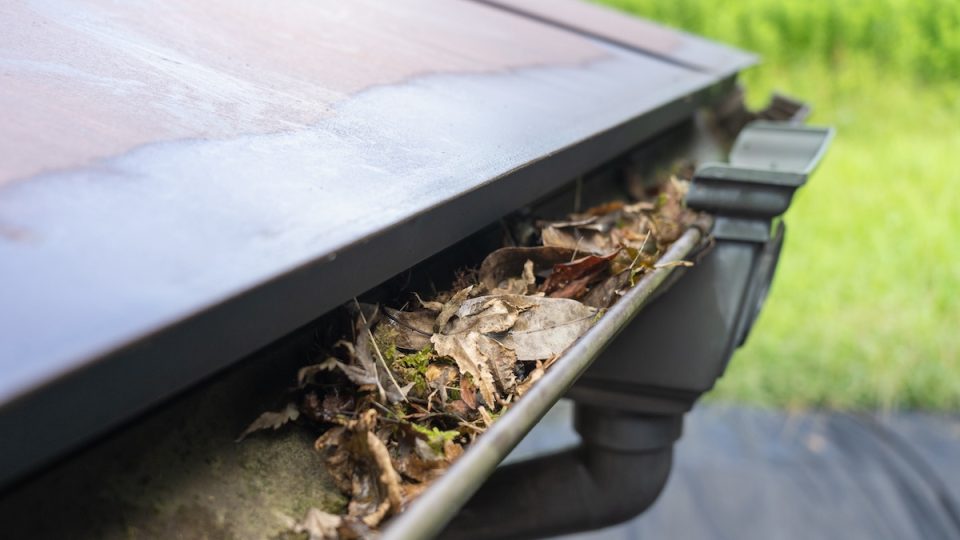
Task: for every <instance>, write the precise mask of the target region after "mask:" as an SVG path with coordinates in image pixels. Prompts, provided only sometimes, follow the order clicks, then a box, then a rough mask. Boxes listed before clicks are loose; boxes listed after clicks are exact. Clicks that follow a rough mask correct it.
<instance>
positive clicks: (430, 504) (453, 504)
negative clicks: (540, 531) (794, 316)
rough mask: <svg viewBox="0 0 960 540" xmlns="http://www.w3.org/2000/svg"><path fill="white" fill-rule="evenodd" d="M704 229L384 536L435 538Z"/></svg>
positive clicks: (686, 239) (680, 245) (676, 248)
mask: <svg viewBox="0 0 960 540" xmlns="http://www.w3.org/2000/svg"><path fill="white" fill-rule="evenodd" d="M702 238H703V234H702V233H701V231H700V229H698V228H696V227H691V228H689V229H687V231H686V232H685V233H684V234H683V235H682V236H681V237H680V238H679V239H678V240H677V241H676V242H674V243H673V245H671V246H670V248H669V249H668V250H667V252H666V253H665V254H664V255H663V257H661V259H660V261H659V266H660V267H658V268H656V269H654V270H653V271H652V272H650V273H649V274H647V275H645V276H644V277H643V278H642V279H641V280H640V281H639V282H638V283H637V284H636V285H635V286H634V287H633V288H631V289H630V290H629V291H628V292H627V293H626V294H625V295H624V296H623V298H621V299H620V300H619V301H618V302H617V303H616V304H614V306H613V307H611V308H610V309H609V310H608V311H607V312H606V313H605V314H604V315H603V316H602V317H601V318H600V320H599V321H597V323H596V324H595V325H594V326H593V327H592V328H591V329H590V330H589V331H588V332H587V333H586V334H584V335H583V336H582V337H581V338H580V339H579V340H578V341H577V342H576V343H574V344H573V345H572V346H571V347H570V349H568V350H567V351H566V352H565V353H564V354H563V357H562V358H561V359H560V360H559V361H558V362H557V363H556V364H555V365H554V366H553V367H552V368H551V369H550V370H548V371H547V374H546V375H544V377H543V378H542V379H541V380H540V381H538V382H537V383H536V384H535V385H533V387H532V388H531V389H530V391H529V392H527V393H526V394H525V395H524V396H523V397H522V398H521V399H519V400H518V401H517V402H516V404H514V405H513V406H512V407H510V409H509V410H508V411H507V412H506V413H505V414H504V415H503V416H502V417H500V418H499V419H498V420H497V422H496V423H494V424H493V425H492V426H491V427H490V428H489V429H488V430H487V431H486V432H485V433H483V434H482V435H481V436H480V437H478V438H477V440H476V442H474V444H473V445H472V446H471V447H470V448H469V449H468V450H467V451H466V452H465V453H464V454H463V456H461V457H460V459H458V460H457V461H456V462H455V463H454V464H453V465H452V466H451V467H450V469H449V470H447V472H446V473H444V474H443V476H441V477H440V478H439V479H438V480H436V481H435V482H434V483H433V485H432V486H430V487H429V488H428V489H427V490H426V491H425V492H424V493H423V494H422V495H421V496H420V497H419V498H417V499H416V500H415V501H414V502H413V503H412V504H411V506H410V508H409V509H407V510H406V511H404V512H403V513H402V514H400V515H399V516H397V517H396V518H395V519H394V520H393V521H392V522H391V523H390V524H389V525H388V526H387V528H386V529H385V531H384V533H383V535H382V537H381V538H382V539H383V540H399V539H407V538H431V537H433V536H435V535H436V534H438V533H439V532H440V531H441V530H443V527H444V526H445V525H446V524H447V523H448V522H449V521H450V520H451V519H452V518H453V516H454V515H455V514H456V512H457V511H459V509H460V508H461V507H462V506H463V505H464V504H465V503H466V502H467V500H469V498H470V496H472V495H473V494H474V492H476V491H477V489H479V488H480V486H481V484H483V482H484V480H486V479H487V477H489V476H490V475H491V474H492V473H493V471H494V469H496V467H497V465H498V464H499V463H500V462H501V461H502V460H503V459H504V458H505V457H506V456H507V454H509V453H510V451H511V450H513V448H514V447H515V446H516V445H517V444H518V443H519V442H520V440H521V439H523V437H524V436H525V435H526V434H527V433H528V432H529V431H530V429H532V428H533V426H534V425H535V424H536V423H537V422H539V421H540V419H541V418H542V417H543V415H544V414H546V412H547V411H548V410H549V409H550V408H551V407H552V406H553V404H554V403H556V402H557V401H558V400H559V399H560V398H561V397H563V395H564V394H565V393H566V391H567V390H568V389H569V388H570V386H572V385H573V383H574V382H575V381H576V380H577V378H579V377H580V375H581V374H582V373H583V372H584V371H585V370H586V369H587V367H589V366H590V364H591V363H593V361H594V360H595V359H596V358H597V356H598V355H599V354H600V353H601V352H602V351H603V350H604V349H605V348H606V346H607V344H608V343H610V342H611V341H612V340H613V339H614V338H616V336H617V335H618V334H619V333H620V332H621V331H622V330H623V329H624V328H625V327H626V326H627V324H628V323H630V321H631V320H633V318H634V316H635V315H636V314H637V313H639V312H640V310H641V309H643V307H644V306H645V305H646V304H647V303H648V302H649V301H650V300H651V299H652V298H654V297H655V294H656V293H657V292H658V289H659V288H660V286H661V285H663V283H664V282H665V281H666V280H667V278H668V277H670V275H671V274H672V273H673V272H674V271H675V270H676V266H675V265H671V264H670V263H674V262H676V261H680V260H683V259H684V257H686V256H687V255H689V254H690V253H691V252H692V251H693V250H694V249H695V248H696V247H697V246H698V245H699V243H700V240H701V239H702Z"/></svg>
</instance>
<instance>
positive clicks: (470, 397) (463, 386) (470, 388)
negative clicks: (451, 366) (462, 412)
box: [460, 377, 477, 410]
mask: <svg viewBox="0 0 960 540" xmlns="http://www.w3.org/2000/svg"><path fill="white" fill-rule="evenodd" d="M460 399H461V400H463V402H464V403H465V404H466V405H467V407H469V408H470V409H474V410H475V409H476V408H477V387H476V385H475V384H473V381H471V380H470V377H460Z"/></svg>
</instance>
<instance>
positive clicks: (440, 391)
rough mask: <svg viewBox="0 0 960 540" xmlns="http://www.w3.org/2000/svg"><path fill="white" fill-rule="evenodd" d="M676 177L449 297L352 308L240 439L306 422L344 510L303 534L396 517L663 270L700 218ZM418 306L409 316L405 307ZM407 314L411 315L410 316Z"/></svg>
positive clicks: (569, 227) (545, 238) (516, 250)
mask: <svg viewBox="0 0 960 540" xmlns="http://www.w3.org/2000/svg"><path fill="white" fill-rule="evenodd" d="M685 189H686V186H685V184H684V182H683V181H677V180H676V179H673V180H671V181H669V182H666V183H664V184H662V185H661V186H660V187H659V188H658V191H657V193H655V194H653V196H652V197H651V198H650V199H648V200H643V201H639V202H634V203H625V202H622V201H613V202H611V203H608V204H604V205H601V206H597V207H594V208H590V209H587V210H586V211H584V212H581V213H578V214H571V215H570V216H568V218H567V219H566V220H564V221H553V222H539V223H538V224H537V227H536V228H533V227H529V226H528V227H527V229H524V230H527V231H531V232H527V233H526V234H524V235H523V238H529V239H536V238H537V234H536V231H539V240H540V245H526V246H516V245H510V246H508V247H503V248H500V249H497V250H495V251H493V252H491V253H490V254H489V255H488V256H487V257H486V258H485V259H484V261H483V263H482V264H481V265H480V267H479V268H478V269H477V270H467V271H461V272H458V274H457V276H456V280H455V285H454V287H453V289H452V290H449V291H440V292H435V293H434V294H432V295H427V294H424V296H425V297H426V299H425V298H424V297H422V296H421V294H422V293H423V292H422V291H421V293H419V294H418V293H417V292H412V293H410V301H408V302H407V303H405V304H404V305H403V306H402V307H400V308H394V307H389V306H376V305H369V304H361V303H360V302H359V301H357V300H356V299H354V300H353V302H352V303H351V305H350V306H348V307H349V309H348V311H349V312H350V313H352V314H353V315H352V316H353V320H352V321H351V324H352V326H353V337H352V338H351V339H342V340H340V341H338V342H336V343H334V344H333V345H332V346H330V347H329V348H328V354H327V355H326V359H325V360H323V361H322V362H319V363H315V364H312V365H308V366H305V367H303V368H301V369H300V370H299V372H298V373H297V379H296V382H297V386H296V387H295V389H293V390H292V392H293V393H295V394H296V395H298V396H299V397H298V398H297V399H296V400H295V401H292V402H289V403H288V404H287V405H286V406H285V408H284V409H283V410H281V411H279V412H266V413H264V414H262V415H261V416H260V417H258V418H257V419H256V420H255V421H254V422H253V423H252V424H250V426H249V427H248V428H247V429H246V430H245V431H244V432H243V433H242V434H241V435H240V438H239V439H238V441H239V440H241V439H243V438H244V437H246V436H248V435H249V434H251V433H253V432H256V431H260V430H266V429H278V428H280V427H281V426H283V425H285V424H287V423H289V422H294V421H300V422H306V423H309V424H311V425H314V426H316V427H317V428H319V429H320V430H321V431H322V433H321V435H320V436H319V437H318V438H317V440H316V442H315V445H314V446H315V448H316V450H317V451H318V452H320V454H321V455H322V456H323V459H324V460H325V463H326V465H327V468H328V470H329V471H330V474H331V475H332V477H333V479H334V481H335V483H336V485H337V487H338V489H339V490H340V491H342V492H343V493H344V494H345V495H346V496H347V498H348V500H349V503H348V505H347V509H346V512H345V513H344V514H343V515H339V516H338V515H332V514H327V513H325V512H322V511H321V510H319V509H310V510H309V511H308V512H307V514H306V516H305V517H304V519H303V520H302V521H299V522H296V521H291V529H292V530H293V531H295V532H301V533H303V532H306V533H308V534H309V536H310V538H312V539H313V538H315V539H332V538H360V537H369V536H372V535H375V534H376V529H377V528H378V527H379V526H380V525H381V524H382V523H383V521H384V520H386V519H389V518H390V516H393V515H396V514H397V513H400V512H402V511H403V510H404V508H406V506H407V505H409V503H410V502H411V501H412V500H413V499H414V498H416V497H417V496H418V495H419V494H420V493H421V492H423V490H424V489H426V488H427V487H428V486H429V485H430V482H432V481H433V480H434V479H436V478H437V477H438V476H439V475H440V474H442V473H443V471H444V470H446V468H447V467H449V465H450V464H451V463H452V462H453V461H454V460H455V459H457V458H458V457H459V456H460V455H462V453H463V452H464V451H465V449H466V448H468V447H469V445H470V444H471V443H472V442H473V441H474V440H475V438H476V437H477V436H480V435H481V434H482V433H483V432H484V431H485V430H486V429H487V428H489V427H490V426H491V425H492V424H493V423H494V422H496V419H497V418H498V417H499V416H500V415H502V414H504V413H505V412H506V411H507V410H508V409H509V408H510V405H511V404H512V403H513V402H514V401H515V400H516V399H518V398H521V397H522V396H523V395H525V394H526V393H527V392H529V391H530V389H531V388H532V387H533V385H535V384H536V383H537V381H539V380H540V379H541V378H543V377H544V376H545V375H546V373H547V371H548V370H549V369H550V366H551V365H553V363H555V362H557V361H558V359H560V358H561V356H562V354H563V353H564V351H566V350H567V349H568V348H569V347H570V346H571V345H572V344H573V343H574V342H575V341H576V340H577V339H578V338H579V337H580V336H581V335H583V334H584V333H585V332H587V331H588V330H589V329H590V327H591V326H592V325H593V324H594V323H595V322H596V321H597V320H598V319H599V318H600V317H602V315H603V313H604V311H605V310H606V309H607V308H608V307H610V306H611V305H612V304H613V303H615V302H616V301H617V299H619V297H620V296H622V294H623V293H624V292H625V291H626V290H627V289H629V288H630V287H631V286H633V285H634V284H635V283H636V282H637V279H638V278H639V277H640V276H642V275H643V274H645V273H647V272H650V271H652V270H654V269H656V268H664V267H669V266H689V265H690V264H692V263H689V262H687V261H677V262H674V263H668V264H661V263H659V262H658V260H659V258H660V256H661V255H662V254H663V253H664V251H665V250H666V249H667V248H668V247H669V245H670V244H671V243H672V242H673V241H675V240H676V239H677V238H679V236H680V234H681V233H682V232H683V230H684V229H686V228H687V227H689V226H690V225H691V224H693V222H694V221H695V219H696V218H697V215H696V214H695V213H694V212H692V211H690V210H688V209H686V208H685V207H684V206H683V203H682V199H683V195H684V193H685ZM411 306H412V307H411ZM408 307H409V309H408Z"/></svg>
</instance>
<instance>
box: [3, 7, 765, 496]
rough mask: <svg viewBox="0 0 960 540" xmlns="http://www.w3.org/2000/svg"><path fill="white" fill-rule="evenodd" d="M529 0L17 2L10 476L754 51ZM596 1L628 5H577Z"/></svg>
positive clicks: (687, 100) (524, 196) (280, 327)
mask: <svg viewBox="0 0 960 540" xmlns="http://www.w3.org/2000/svg"><path fill="white" fill-rule="evenodd" d="M495 3H499V4H510V6H509V8H510V9H505V8H504V7H502V6H497V5H493V4H495ZM530 5H531V6H533V7H531V8H530V11H529V12H527V11H525V10H523V9H521V8H520V7H518V6H519V4H518V3H517V2H513V1H510V2H507V1H499V0H498V2H491V3H488V4H485V3H480V2H470V1H456V2H451V1H448V0H412V1H410V2H404V3H383V2H374V1H372V0H368V1H356V0H355V1H352V2H349V3H343V2H336V1H333V0H329V1H317V2H294V1H284V2H273V3H268V4H265V3H261V2H253V1H251V0H245V1H242V2H236V1H227V0H218V1H211V2H204V3H200V4H198V3H194V2H187V1H186V0H177V1H171V2H163V3H150V4H139V3H138V4H132V3H124V2H121V3H113V2H106V1H97V2H89V3H83V4H60V3H51V2H26V1H23V2H7V3H4V4H3V5H2V6H0V66H2V70H0V73H2V79H3V84H0V117H2V118H4V122H2V123H0V134H2V139H3V144H2V145H0V296H2V298H3V300H4V304H5V306H6V308H7V309H4V310H0V372H2V373H3V377H0V440H4V443H3V444H4V448H3V452H0V456H2V457H0V483H3V482H4V481H6V480H9V479H10V478H13V477H14V476H16V475H17V474H20V473H21V472H22V471H24V470H26V469H28V468H30V467H33V466H35V465H37V464H39V463H42V462H43V461H44V460H46V459H48V458H50V457H51V456H53V455H55V454H57V453H59V452H61V451H63V450H65V449H67V448H71V447H74V446H76V445H77V444H79V443H80V442H82V441H85V440H88V439H89V438H90V437H91V436H93V435H94V434H96V433H99V432H101V431H102V430H104V429H106V428H107V427H109V426H112V425H116V424H117V423H118V422H120V421H122V420H123V419H126V418H128V417H130V416H131V415H133V414H135V413H136V412H138V411H141V410H143V409H144V408H145V407H147V406H149V405H151V404H153V403H156V402H158V401H159V400H161V399H163V398H165V397H168V396H170V395H171V394H172V393H174V392H176V391H178V390H181V389H183V388H185V387H186V386H187V385H189V384H192V383H194V382H196V381H198V380H199V379H200V378H202V377H204V376H207V375H209V374H211V373H213V372H215V371H216V370H218V369H221V368H223V367H225V366H227V365H228V364H230V363H232V362H234V361H236V360H237V359H238V358H240V357H242V356H243V355H246V354H248V353H250V352H252V351H254V350H256V349H258V348H260V347H262V346H264V345H266V344H268V343H270V342H271V341H274V340H276V339H277V338H279V337H281V336H283V335H285V334H286V333H288V332H289V331H290V330H292V329H293V328H296V327H298V326H301V325H303V324H306V323H307V322H309V321H310V320H312V319H314V318H316V317H317V316H318V315H320V314H321V313H323V312H325V311H327V310H329V309H330V308H331V307H333V306H336V305H337V304H339V303H342V302H343V301H345V300H347V299H349V298H350V297H351V296H353V295H355V294H357V293H359V292H361V291H363V290H365V289H367V288H369V287H371V286H373V285H375V284H377V283H379V282H381V281H382V280H384V279H385V278H387V277H389V276H391V275H393V274H395V273H396V272H398V271H400V270H402V269H404V268H407V267H409V266H411V265H413V264H415V263H416V262H418V261H420V260H422V259H423V258H425V257H427V256H429V255H431V254H433V253H435V252H437V251H439V250H440V249H442V248H444V247H446V246H448V245H450V244H452V243H453V242H455V241H457V240H459V239H462V238H463V237H465V236H466V235H468V234H469V233H471V232H473V231H475V230H477V229H478V228H480V227H481V226H483V225H485V224H487V223H489V222H490V221H492V220H494V219H496V218H497V217H499V216H501V215H503V214H505V213H507V212H509V211H511V210H513V209H514V208H516V207H518V206H520V205H522V204H524V203H526V202H529V201H532V200H534V199H536V198H537V197H540V196H542V195H544V194H546V193H548V192H549V191H551V190H552V189H554V188H556V187H558V186H559V185H560V184H561V183H562V182H564V181H566V180H569V179H570V178H573V177H575V176H576V175H578V174H582V173H584V172H586V171H588V170H590V169H591V168H593V167H595V166H597V165H598V164H600V163H602V162H604V161H606V160H608V159H610V158H611V157H613V156H615V155H617V154H619V153H622V152H623V151H625V150H626V149H628V148H629V147H631V146H633V145H635V144H637V143H638V142H639V141H641V140H643V139H645V138H648V137H650V136H652V135H653V134H655V133H656V132H658V131H660V130H661V129H663V128H664V127H666V126H668V125H670V124H672V123H675V122H677V121H679V120H680V119H682V118H684V117H686V116H687V115H689V114H690V112H691V111H692V110H693V109H694V108H695V107H696V106H698V105H699V104H701V103H703V102H704V101H705V100H707V99H708V98H709V96H711V95H713V94H712V93H711V91H712V90H713V89H715V88H716V87H717V86H719V85H724V84H729V82H730V80H731V77H732V76H734V75H735V73H736V72H737V71H738V70H739V69H741V68H742V67H744V66H746V65H748V64H749V63H751V62H752V61H753V59H752V57H751V56H750V55H747V54H745V53H742V52H739V51H735V50H733V49H730V48H727V47H723V46H720V45H716V44H712V43H710V42H707V41H705V40H702V39H700V38H695V37H693V36H689V35H686V34H683V33H680V32H676V31H673V30H667V29H665V28H662V27H657V26H655V25H652V24H651V23H648V22H644V21H638V20H635V19H630V18H627V17H626V16H622V15H619V14H614V13H612V12H606V11H603V10H602V8H595V7H593V6H581V5H580V4H577V3H575V2H569V1H564V2H563V3H562V5H563V8H562V9H561V8H559V7H558V9H557V11H556V13H555V15H556V20H553V19H550V17H547V16H546V15H544V13H545V10H546V9H547V6H548V4H547V3H546V2H533V3H531V4H530ZM549 5H550V6H552V5H553V4H552V3H551V4H549ZM559 5H560V4H559V3H558V6H559ZM578 9H586V10H588V11H589V12H591V13H594V14H596V13H602V15H596V16H595V17H592V18H587V17H579V18H578V20H580V22H579V23H577V24H573V23H572V22H571V21H570V20H569V19H565V17H567V15H568V14H571V13H572V14H576V11H575V10H578ZM597 9H601V11H596V10H597ZM548 19H549V20H548ZM572 27H573V28H572ZM607 28H609V29H610V31H611V34H610V35H609V36H607V35H605V34H604V32H605V31H606V30H605V29H607ZM701 60H702V61H701ZM13 434H16V436H14V435H13Z"/></svg>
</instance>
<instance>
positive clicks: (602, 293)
mask: <svg viewBox="0 0 960 540" xmlns="http://www.w3.org/2000/svg"><path fill="white" fill-rule="evenodd" d="M629 281H630V272H629V271H628V272H621V273H619V274H616V275H613V276H610V277H608V278H606V279H605V280H603V281H601V282H600V283H598V284H597V285H594V286H593V287H592V288H591V289H590V292H588V293H587V294H586V295H585V296H584V297H583V298H582V299H581V300H580V301H581V302H583V303H584V305H587V306H590V307H595V308H600V309H603V308H608V307H610V306H611V305H613V303H614V302H615V301H616V300H617V299H618V298H619V296H618V295H617V291H619V290H621V289H623V288H625V287H626V286H627V283H628V282H629Z"/></svg>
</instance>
